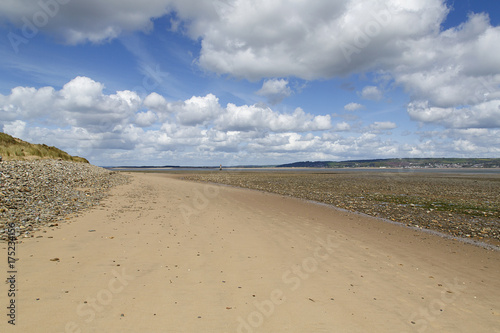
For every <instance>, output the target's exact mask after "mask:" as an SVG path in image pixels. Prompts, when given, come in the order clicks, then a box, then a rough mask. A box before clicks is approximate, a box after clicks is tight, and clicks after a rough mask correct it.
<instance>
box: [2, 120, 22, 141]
mask: <svg viewBox="0 0 500 333" xmlns="http://www.w3.org/2000/svg"><path fill="white" fill-rule="evenodd" d="M25 130H26V122H24V121H22V120H16V121H13V122H11V123H7V124H5V125H4V126H3V132H4V133H7V134H9V135H12V136H14V137H16V138H21V137H24V134H25Z"/></svg>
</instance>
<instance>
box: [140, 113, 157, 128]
mask: <svg viewBox="0 0 500 333" xmlns="http://www.w3.org/2000/svg"><path fill="white" fill-rule="evenodd" d="M157 119H158V116H157V115H156V113H154V112H152V111H147V112H140V113H138V114H136V116H135V123H136V124H137V125H138V126H140V127H149V126H151V125H153V124H154V123H155V122H156V121H157Z"/></svg>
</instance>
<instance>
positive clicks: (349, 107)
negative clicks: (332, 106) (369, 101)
mask: <svg viewBox="0 0 500 333" xmlns="http://www.w3.org/2000/svg"><path fill="white" fill-rule="evenodd" d="M364 107H365V106H364V105H362V104H358V103H349V104H346V105H344V110H347V111H356V110H360V109H363V108H364Z"/></svg>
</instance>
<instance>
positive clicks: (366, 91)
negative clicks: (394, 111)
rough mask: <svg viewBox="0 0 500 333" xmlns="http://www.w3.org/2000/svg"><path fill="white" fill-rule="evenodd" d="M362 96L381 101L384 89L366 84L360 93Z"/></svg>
mask: <svg viewBox="0 0 500 333" xmlns="http://www.w3.org/2000/svg"><path fill="white" fill-rule="evenodd" d="M359 95H360V96H361V98H363V99H368V100H372V101H379V100H381V99H382V97H383V93H382V91H380V89H379V88H378V87H376V86H366V87H364V88H363V90H362V91H361V93H359Z"/></svg>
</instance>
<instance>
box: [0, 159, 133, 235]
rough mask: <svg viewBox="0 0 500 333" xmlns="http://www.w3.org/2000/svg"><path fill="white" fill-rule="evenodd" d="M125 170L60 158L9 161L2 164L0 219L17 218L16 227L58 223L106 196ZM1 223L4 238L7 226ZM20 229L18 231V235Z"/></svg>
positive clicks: (33, 228)
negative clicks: (118, 171)
mask: <svg viewBox="0 0 500 333" xmlns="http://www.w3.org/2000/svg"><path fill="white" fill-rule="evenodd" d="M126 182H128V178H127V177H126V176H124V175H123V174H119V173H116V172H112V171H109V170H106V169H103V168H99V167H96V166H93V165H90V164H86V163H75V162H66V161H56V160H37V161H7V162H3V163H1V164H0V194H1V195H0V221H1V222H2V224H4V225H5V224H6V223H8V222H14V223H15V225H16V228H15V229H16V231H23V232H25V231H27V230H29V231H37V230H39V229H40V227H44V226H51V227H55V226H58V223H57V221H60V220H62V219H64V218H65V217H66V216H67V215H69V214H74V213H76V212H78V211H81V210H82V209H85V208H86V207H92V206H94V205H96V204H97V203H99V201H100V200H102V199H103V198H104V197H106V195H107V193H108V190H109V189H110V188H111V187H112V186H115V185H119V184H124V183H126ZM2 229H3V228H2V227H0V239H3V240H6V239H7V235H6V233H7V231H8V230H7V229H3V230H2ZM18 234H19V233H16V235H18Z"/></svg>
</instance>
